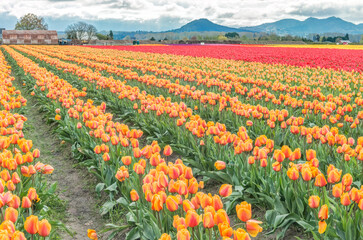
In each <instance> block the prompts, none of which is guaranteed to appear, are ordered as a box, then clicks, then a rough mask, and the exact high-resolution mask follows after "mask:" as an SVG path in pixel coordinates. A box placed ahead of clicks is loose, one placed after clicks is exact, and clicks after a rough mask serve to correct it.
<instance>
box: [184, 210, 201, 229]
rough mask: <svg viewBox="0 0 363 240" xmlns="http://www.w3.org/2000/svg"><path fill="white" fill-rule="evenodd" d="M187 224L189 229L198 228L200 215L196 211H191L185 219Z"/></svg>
mask: <svg viewBox="0 0 363 240" xmlns="http://www.w3.org/2000/svg"><path fill="white" fill-rule="evenodd" d="M185 223H186V225H187V226H188V227H192V228H193V227H196V226H198V224H199V215H198V213H197V212H196V211H194V210H189V211H188V212H187V215H186V217H185Z"/></svg>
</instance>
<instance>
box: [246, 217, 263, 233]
mask: <svg viewBox="0 0 363 240" xmlns="http://www.w3.org/2000/svg"><path fill="white" fill-rule="evenodd" d="M261 223H262V222H261V221H257V220H248V221H247V222H246V230H247V232H248V233H249V234H250V235H251V236H252V237H256V236H257V234H258V233H260V232H262V227H261V226H260V225H259V224H261Z"/></svg>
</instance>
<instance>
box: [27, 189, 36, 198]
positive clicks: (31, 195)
mask: <svg viewBox="0 0 363 240" xmlns="http://www.w3.org/2000/svg"><path fill="white" fill-rule="evenodd" d="M37 197H38V195H37V190H35V188H29V190H28V198H29V199H30V200H31V201H33V200H35V199H36V198H37Z"/></svg>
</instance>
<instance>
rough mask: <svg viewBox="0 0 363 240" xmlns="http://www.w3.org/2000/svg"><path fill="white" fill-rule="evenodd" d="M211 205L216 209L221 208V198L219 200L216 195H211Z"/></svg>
mask: <svg viewBox="0 0 363 240" xmlns="http://www.w3.org/2000/svg"><path fill="white" fill-rule="evenodd" d="M212 207H213V208H214V209H215V210H216V211H218V210H219V209H222V208H223V203H222V200H221V198H220V197H219V196H218V195H214V196H213V197H212Z"/></svg>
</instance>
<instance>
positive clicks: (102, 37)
mask: <svg viewBox="0 0 363 240" xmlns="http://www.w3.org/2000/svg"><path fill="white" fill-rule="evenodd" d="M96 37H97V38H98V39H99V40H108V38H109V37H108V36H107V35H104V34H102V33H97V34H96Z"/></svg>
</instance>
